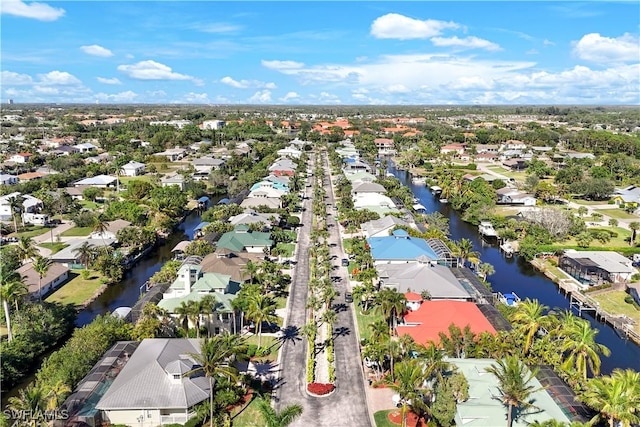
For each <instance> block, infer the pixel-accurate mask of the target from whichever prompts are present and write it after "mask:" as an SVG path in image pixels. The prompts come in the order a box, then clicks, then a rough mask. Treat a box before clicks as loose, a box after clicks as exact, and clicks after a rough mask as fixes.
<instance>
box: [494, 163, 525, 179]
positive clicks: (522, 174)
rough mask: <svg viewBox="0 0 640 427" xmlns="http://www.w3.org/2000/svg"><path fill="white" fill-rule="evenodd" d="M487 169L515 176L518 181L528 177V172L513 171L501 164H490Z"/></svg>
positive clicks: (507, 175)
mask: <svg viewBox="0 0 640 427" xmlns="http://www.w3.org/2000/svg"><path fill="white" fill-rule="evenodd" d="M487 169H489V170H490V171H492V172H495V173H499V174H500V175H504V176H506V177H507V178H513V179H515V180H517V181H524V180H525V178H526V177H527V174H526V173H525V172H513V171H510V170H506V169H505V168H503V167H501V166H488V167H487Z"/></svg>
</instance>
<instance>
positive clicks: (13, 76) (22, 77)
mask: <svg viewBox="0 0 640 427" xmlns="http://www.w3.org/2000/svg"><path fill="white" fill-rule="evenodd" d="M0 82H1V83H2V86H7V85H16V86H17V85H28V84H31V83H33V79H32V78H31V76H30V75H28V74H19V73H14V72H13V71H2V72H1V73H0Z"/></svg>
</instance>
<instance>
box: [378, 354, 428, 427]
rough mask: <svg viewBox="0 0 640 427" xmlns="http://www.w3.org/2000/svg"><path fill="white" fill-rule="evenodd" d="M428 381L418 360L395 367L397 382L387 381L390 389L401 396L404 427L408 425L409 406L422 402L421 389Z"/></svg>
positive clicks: (408, 361) (404, 362)
mask: <svg viewBox="0 0 640 427" xmlns="http://www.w3.org/2000/svg"><path fill="white" fill-rule="evenodd" d="M426 379H427V378H426V375H425V373H424V370H423V368H422V364H421V363H420V362H418V360H416V359H410V360H406V361H403V362H400V363H398V364H397V365H396V366H395V381H393V382H392V381H391V379H389V380H387V382H388V386H389V388H390V389H392V390H393V391H395V392H396V393H398V395H399V396H400V402H401V403H402V410H401V413H402V427H406V425H407V411H408V409H409V406H412V405H414V404H416V403H417V401H418V400H422V394H421V393H420V389H422V388H423V385H424V382H425V380H426Z"/></svg>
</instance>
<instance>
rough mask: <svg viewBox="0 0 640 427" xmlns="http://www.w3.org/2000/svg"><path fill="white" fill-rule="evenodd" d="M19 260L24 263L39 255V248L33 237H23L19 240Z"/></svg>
mask: <svg viewBox="0 0 640 427" xmlns="http://www.w3.org/2000/svg"><path fill="white" fill-rule="evenodd" d="M17 252H18V258H20V259H21V260H22V261H23V262H26V261H28V260H30V259H33V258H35V257H36V255H38V253H39V252H38V248H36V244H35V243H34V241H33V239H32V238H31V237H27V236H22V237H20V240H18V249H17Z"/></svg>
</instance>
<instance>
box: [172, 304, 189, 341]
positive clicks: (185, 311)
mask: <svg viewBox="0 0 640 427" xmlns="http://www.w3.org/2000/svg"><path fill="white" fill-rule="evenodd" d="M175 312H176V314H177V315H178V319H179V321H180V326H182V329H184V333H185V334H186V335H187V336H188V335H189V315H190V313H191V307H189V304H187V303H186V302H185V301H182V302H181V303H180V305H179V306H177V307H176V308H175Z"/></svg>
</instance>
